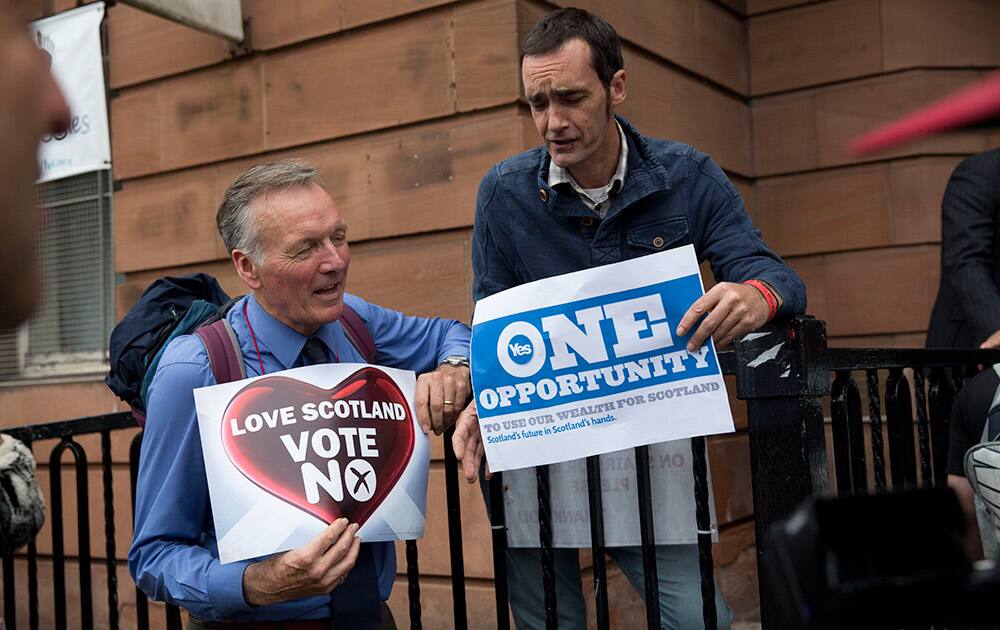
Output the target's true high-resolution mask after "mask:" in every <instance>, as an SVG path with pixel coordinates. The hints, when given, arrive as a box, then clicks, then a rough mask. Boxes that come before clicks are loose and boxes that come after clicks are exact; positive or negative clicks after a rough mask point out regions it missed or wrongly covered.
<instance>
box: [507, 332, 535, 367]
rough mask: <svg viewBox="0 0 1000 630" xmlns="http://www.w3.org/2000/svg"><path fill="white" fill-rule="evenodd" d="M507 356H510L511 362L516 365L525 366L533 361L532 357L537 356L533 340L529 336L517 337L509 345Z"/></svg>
mask: <svg viewBox="0 0 1000 630" xmlns="http://www.w3.org/2000/svg"><path fill="white" fill-rule="evenodd" d="M507 354H509V355H510V360H511V361H513V362H514V363H517V364H519V365H524V364H525V363H527V362H529V361H531V357H532V356H533V355H534V354H535V347H534V346H533V345H531V340H530V339H528V337H527V336H525V335H515V336H513V337H511V340H510V342H509V343H508V344H507Z"/></svg>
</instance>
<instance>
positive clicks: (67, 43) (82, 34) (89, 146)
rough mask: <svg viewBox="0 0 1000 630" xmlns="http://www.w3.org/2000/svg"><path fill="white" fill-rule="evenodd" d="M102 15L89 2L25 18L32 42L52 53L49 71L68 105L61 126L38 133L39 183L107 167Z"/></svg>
mask: <svg viewBox="0 0 1000 630" xmlns="http://www.w3.org/2000/svg"><path fill="white" fill-rule="evenodd" d="M103 19H104V3H103V2H95V3H93V4H88V5H85V6H82V7H79V8H77V9H73V10H71V11H63V12H62V13H59V14H58V15H55V16H53V17H50V18H45V19H44V20H38V21H37V22H33V23H32V24H31V31H32V35H34V37H35V43H36V44H37V45H38V47H39V48H41V49H42V50H44V51H45V52H46V53H47V54H48V55H49V57H50V58H51V59H52V75H53V76H54V77H55V79H56V83H58V84H59V87H60V89H61V90H62V92H63V95H64V96H65V97H66V103H67V104H68V105H69V110H70V120H69V127H68V129H67V130H66V131H64V132H59V133H57V134H55V135H53V134H46V135H45V136H43V137H42V143H41V146H40V147H39V151H38V162H39V169H38V171H39V173H40V177H39V178H38V181H39V183H40V182H47V181H51V180H54V179H60V178H63V177H69V176H71V175H79V174H81V173H88V172H90V171H96V170H100V169H106V168H111V139H110V135H109V133H108V107H107V92H106V88H105V85H104V58H103V56H102V54H101V20H103Z"/></svg>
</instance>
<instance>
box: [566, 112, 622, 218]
mask: <svg viewBox="0 0 1000 630" xmlns="http://www.w3.org/2000/svg"><path fill="white" fill-rule="evenodd" d="M615 127H616V128H617V129H618V139H619V140H620V146H621V148H620V149H619V151H618V168H617V169H616V170H615V174H614V175H612V177H611V181H609V182H608V183H607V184H606V185H605V186H603V187H602V188H601V189H600V190H601V191H602V193H604V197H605V198H607V196H606V195H607V193H610V192H611V189H612V188H613V187H614V186H615V185H616V184H617V187H618V188H617V190H618V191H621V188H622V185H623V184H624V183H625V165H626V164H627V163H628V142H627V141H626V139H625V132H624V131H623V130H622V126H621V124H619V123H618V121H617V120H615ZM559 184H569V185H570V186H572V188H573V190H575V191H576V192H577V194H580V195H583V196H585V197H590V195H589V194H588V193H587V192H585V189H584V188H583V187H582V186H580V184H579V183H577V181H576V179H574V178H573V175H572V174H571V173H570V172H569V171H568V170H567V169H565V168H563V167H561V166H559V165H557V164H556V163H555V160H552V159H550V160H549V187H555V186H558V185H559ZM591 199H592V200H593V198H592V197H591ZM603 200H604V199H597V200H595V201H597V202H598V203H599V202H601V201H603Z"/></svg>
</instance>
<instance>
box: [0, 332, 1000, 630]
mask: <svg viewBox="0 0 1000 630" xmlns="http://www.w3.org/2000/svg"><path fill="white" fill-rule="evenodd" d="M998 361H1000V351H977V350H888V349H879V350H870V349H859V348H827V344H826V332H825V327H824V325H823V323H822V322H820V321H818V320H815V319H812V318H808V317H807V318H800V319H797V320H795V321H791V322H784V323H775V324H772V325H769V326H768V327H767V328H765V329H764V330H762V331H759V332H758V333H755V334H753V335H748V336H747V337H745V338H744V339H742V340H740V341H739V342H737V344H736V347H735V350H734V351H732V352H722V353H720V354H719V362H720V365H721V366H722V369H723V372H724V373H726V374H730V375H735V377H736V387H737V395H738V396H739V398H741V399H743V400H745V401H746V405H747V430H748V434H749V443H750V455H751V475H752V491H753V501H754V523H755V527H756V535H757V554H758V567H762V566H764V563H762V562H759V560H760V557H761V556H762V555H763V554H766V553H767V548H766V544H765V542H764V534H765V533H766V531H767V529H768V528H769V527H770V525H771V524H772V523H774V522H775V521H776V520H778V519H781V518H783V517H785V516H787V515H788V514H789V513H790V511H791V510H792V509H793V508H794V507H795V506H796V505H797V504H798V503H799V502H800V501H801V500H802V499H804V498H805V497H808V496H810V495H813V494H831V493H834V492H836V493H839V494H862V493H868V492H871V491H873V490H874V491H875V492H887V491H891V490H893V489H900V488H908V487H914V486H918V485H919V486H931V485H942V484H944V482H945V473H944V467H945V457H946V453H947V441H948V436H947V430H948V414H949V412H950V408H951V403H952V401H953V400H954V397H955V395H956V393H957V391H958V389H959V388H960V387H961V385H962V383H963V380H964V378H963V377H964V375H965V374H968V373H970V371H971V370H974V369H975V368H976V366H978V365H983V364H991V363H994V362H998ZM856 374H857V375H858V376H859V377H860V379H859V378H856V377H855V375H856ZM865 403H867V404H865ZM827 405H828V409H829V411H828V413H827V412H826V408H827V407H826V406H827ZM865 412H867V417H866V414H865ZM827 417H829V430H830V440H829V442H830V444H831V445H832V452H831V453H830V454H829V455H830V457H829V460H828V451H827V436H826V427H827V424H826V418H827ZM134 428H135V424H134V422H133V420H132V418H131V416H130V415H129V414H127V413H118V414H108V415H103V416H96V417H91V418H82V419H78V420H71V421H65V422H55V423H49V424H42V425H34V426H26V427H19V428H16V429H10V430H8V431H7V432H8V433H10V434H12V435H14V437H17V438H18V439H20V440H22V441H23V442H25V443H26V444H28V445H29V446H31V445H32V444H33V443H37V442H38V441H40V440H50V439H57V440H59V441H58V443H57V444H56V445H55V446H54V447H53V449H52V451H51V453H49V455H48V462H49V469H50V474H51V486H50V488H49V492H48V497H47V499H48V505H49V519H50V522H51V533H52V556H51V558H46V560H51V563H52V572H53V601H52V602H41V601H39V596H38V563H39V554H38V552H37V548H36V545H35V543H34V541H33V542H32V543H30V544H29V545H28V546H27V549H26V553H25V554H24V555H23V556H20V558H22V559H23V561H24V562H26V565H27V566H26V571H24V572H18V571H15V558H14V557H13V556H7V557H4V558H3V602H4V611H3V616H4V621H5V624H6V627H8V628H17V627H23V626H19V625H18V623H19V612H23V611H18V610H17V594H18V592H19V587H20V582H19V580H21V579H23V578H26V590H27V599H28V610H27V616H28V625H27V627H28V628H31V629H32V630H35V629H37V628H39V627H40V624H42V623H43V620H42V618H41V617H42V616H41V615H40V612H39V610H40V608H42V607H47V606H49V605H50V604H51V606H52V608H51V609H47V608H42V609H43V610H44V611H45V622H44V623H45V625H46V626H47V625H48V624H49V623H51V624H54V627H55V628H57V629H62V628H66V627H67V626H68V624H69V623H70V618H69V611H70V606H71V605H72V606H77V607H78V609H77V610H73V611H72V613H73V614H72V620H74V621H75V620H77V619H78V620H79V627H82V628H93V627H102V628H104V627H107V628H111V629H117V628H118V627H119V625H120V622H119V611H118V608H119V597H118V588H119V585H118V582H117V577H116V576H117V571H116V570H117V563H118V557H117V553H118V552H117V550H116V548H115V513H116V505H115V499H114V494H113V490H112V487H113V484H112V456H111V434H112V432H114V431H121V430H124V429H134ZM88 434H99V435H100V448H101V462H100V467H101V471H102V475H101V479H102V485H103V487H102V497H103V503H104V505H103V515H104V525H105V528H104V529H105V539H106V543H105V550H104V551H105V561H104V563H105V566H106V570H107V592H106V593H105V592H101V591H103V589H100V588H98V589H95V585H94V584H92V578H91V575H92V573H91V570H92V568H93V566H92V565H93V559H92V557H91V535H90V514H89V510H90V488H89V487H88V475H87V469H88V461H87V454H86V452H85V450H84V449H83V447H82V446H81V444H80V443H79V441H78V438H79V437H80V436H84V435H88ZM866 437H867V438H868V439H867V440H866ZM450 438H451V433H450V432H447V433H446V434H445V436H444V471H445V490H446V501H447V518H448V532H449V553H450V567H451V585H452V596H453V615H454V618H453V621H454V624H453V626H454V627H455V628H460V629H461V628H466V627H467V626H468V614H467V606H466V593H465V571H464V560H463V554H462V534H463V532H462V527H461V504H460V500H459V478H458V474H459V473H458V468H457V464H456V461H455V456H454V452H453V451H452V449H451V439H450ZM866 444H867V445H868V446H866ZM140 447H141V434H137V435H136V436H135V437H134V439H133V441H132V444H131V447H130V451H129V467H130V472H131V487H132V504H133V505H134V497H135V478H136V470H137V465H138V460H139V457H140V455H141V453H140ZM691 448H692V462H693V468H694V484H695V488H694V490H695V493H694V494H695V503H696V505H695V513H696V521H697V529H698V548H699V566H700V569H701V583H702V604H703V606H702V609H703V615H704V620H705V627H706V628H715V627H716V626H717V619H716V606H715V581H714V575H713V560H712V531H711V529H712V524H711V522H710V510H709V497H710V495H709V491H708V463H707V461H706V445H705V439H704V438H695V439H693V440H691ZM67 452H68V453H69V454H70V456H71V457H72V460H73V470H74V471H75V473H76V475H75V484H76V520H77V523H76V527H77V529H78V540H79V548H78V553H77V557H76V560H77V562H78V565H79V575H78V578H77V579H78V581H79V589H78V592H79V597H78V601H74V602H69V601H68V600H67V586H66V579H67V575H66V574H67V571H66V567H67V559H68V558H67V554H66V549H65V542H64V534H65V524H64V522H63V520H64V518H63V488H62V483H63V459H64V458H65V456H66V453H67ZM869 454H870V457H869ZM37 455H38V454H37V453H36V456H37ZM828 461H830V462H832V464H833V476H832V478H831V475H830V473H829V471H828ZM635 463H636V472H637V493H638V504H637V505H636V509H637V511H638V514H639V520H640V529H641V543H642V551H643V553H642V558H643V567H644V570H645V574H644V589H643V590H644V593H642V594H643V595H644V600H645V609H646V610H645V613H646V615H645V616H646V623H647V626H648V627H649V628H658V627H659V625H660V612H659V602H658V599H659V598H658V585H657V575H656V562H655V560H656V556H655V543H654V540H655V536H654V534H655V528H656V523H655V522H654V521H653V512H652V500H651V485H650V473H649V453H648V448H647V447H638V448H636V449H635ZM586 470H587V483H588V488H589V501H590V505H589V508H590V509H589V516H590V529H591V541H592V547H593V548H592V552H593V553H592V558H593V565H592V571H593V597H594V603H595V610H596V617H597V618H596V621H597V626H598V628H609V627H610V626H611V622H610V613H609V606H608V589H607V565H606V562H605V550H606V549H605V531H604V519H603V515H604V509H603V506H602V499H601V492H600V488H601V469H600V464H599V460H598V458H597V457H590V458H588V459H587V466H586ZM502 477H503V476H502V474H499V473H498V474H495V475H493V477H492V479H491V480H490V482H489V487H490V492H489V493H488V501H489V504H488V508H489V509H488V510H487V513H488V516H489V519H490V526H491V531H492V543H493V569H494V584H495V597H496V615H497V616H496V621H497V627H498V628H508V627H509V625H510V622H509V618H510V617H509V615H510V613H509V606H508V584H507V566H506V559H505V558H506V545H507V535H506V519H505V513H504V512H505V511H504V500H503V492H502V488H503V481H502ZM536 477H537V482H538V484H537V490H538V521H539V533H540V536H539V540H540V547H541V558H542V562H543V571H542V575H543V581H542V584H539V585H538V587H539V588H541V589H542V591H543V593H544V597H545V617H546V625H547V627H548V628H555V627H556V625H557V610H558V605H559V602H558V601H557V600H556V589H555V576H554V568H553V547H552V540H553V529H552V528H553V527H554V523H553V521H552V518H551V500H550V499H551V497H550V489H549V483H548V482H549V474H548V469H547V468H546V467H539V468H538V469H537V473H536ZM831 488H835V491H832V490H831ZM473 535H478V533H474V534H473ZM406 561H407V572H406V573H407V580H408V591H407V592H408V599H409V616H410V626H411V628H414V629H418V628H421V627H422V623H421V606H420V581H419V567H418V553H417V544H416V543H415V542H414V541H409V542H407V543H406ZM22 574H26V575H22ZM759 584H760V598H761V616H762V622H763V624H764V627H765V628H781V627H784V626H785V625H786V624H785V621H786V620H784V619H782V617H781V615H782V612H781V609H780V608H779V607H778V606H776V605H775V604H776V602H777V599H776V598H777V597H779V594H778V593H776V592H774V590H773V589H774V586H773V585H772V583H771V581H769V580H767V579H764V577H763V576H761V579H760V580H759ZM21 588H23V587H21ZM95 592H97V593H98V596H103V597H106V598H107V606H108V613H107V618H106V619H103V618H102V619H100V620H99V621H96V620H95V619H94V606H93V601H94V599H93V598H94V597H95ZM164 614H165V621H166V626H167V627H168V628H171V629H174V628H178V629H179V628H180V627H181V615H180V611H179V610H178V609H177V608H176V607H174V606H170V605H168V606H167V607H166V609H165V612H164ZM49 619H51V622H49V621H48V620H49ZM136 622H137V625H138V627H139V628H143V629H145V628H148V627H149V625H150V610H149V606H148V603H147V601H146V598H145V595H143V594H142V593H141V592H140V591H138V590H136ZM74 627H76V625H74Z"/></svg>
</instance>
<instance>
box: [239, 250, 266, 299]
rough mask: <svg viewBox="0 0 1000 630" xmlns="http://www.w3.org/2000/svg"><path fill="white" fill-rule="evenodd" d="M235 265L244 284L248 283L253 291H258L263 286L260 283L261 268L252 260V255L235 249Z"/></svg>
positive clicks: (248, 286)
mask: <svg viewBox="0 0 1000 630" xmlns="http://www.w3.org/2000/svg"><path fill="white" fill-rule="evenodd" d="M232 259H233V266H234V267H236V273H238V274H239V276H240V280H242V281H243V284H245V285H247V288H249V289H250V290H251V291H256V290H257V289H259V288H260V287H261V283H260V269H259V268H258V266H257V265H256V264H255V263H254V262H253V261H252V260H250V257H249V256H247V255H246V252H243V251H240V250H238V249H234V250H233V253H232Z"/></svg>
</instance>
